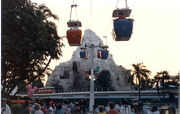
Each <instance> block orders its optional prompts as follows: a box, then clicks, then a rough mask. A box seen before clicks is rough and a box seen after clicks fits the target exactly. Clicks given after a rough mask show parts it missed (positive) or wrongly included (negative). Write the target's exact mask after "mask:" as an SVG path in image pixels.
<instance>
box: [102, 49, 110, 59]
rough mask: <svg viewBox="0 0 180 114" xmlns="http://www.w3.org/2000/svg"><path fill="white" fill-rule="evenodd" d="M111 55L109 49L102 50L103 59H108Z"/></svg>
mask: <svg viewBox="0 0 180 114" xmlns="http://www.w3.org/2000/svg"><path fill="white" fill-rule="evenodd" d="M108 55H109V51H108V50H107V49H102V50H101V59H107V58H108Z"/></svg>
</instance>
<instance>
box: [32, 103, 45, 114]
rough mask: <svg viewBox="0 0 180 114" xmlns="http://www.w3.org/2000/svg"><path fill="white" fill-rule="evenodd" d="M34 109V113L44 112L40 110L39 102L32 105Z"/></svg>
mask: <svg viewBox="0 0 180 114" xmlns="http://www.w3.org/2000/svg"><path fill="white" fill-rule="evenodd" d="M34 109H35V111H34V114H44V113H43V111H42V110H41V106H40V105H39V104H36V105H35V106H34Z"/></svg>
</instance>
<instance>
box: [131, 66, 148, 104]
mask: <svg viewBox="0 0 180 114" xmlns="http://www.w3.org/2000/svg"><path fill="white" fill-rule="evenodd" d="M132 67H133V69H132V70H130V72H131V76H132V77H131V78H132V79H135V78H136V80H137V79H138V91H139V100H140V99H141V87H142V83H141V80H147V79H148V77H149V76H150V74H151V71H150V70H148V69H146V66H145V65H143V63H137V64H132ZM136 84H137V82H136Z"/></svg>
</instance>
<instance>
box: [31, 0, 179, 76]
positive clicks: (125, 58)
mask: <svg viewBox="0 0 180 114" xmlns="http://www.w3.org/2000/svg"><path fill="white" fill-rule="evenodd" d="M32 1H33V2H36V3H38V4H42V3H43V4H46V6H48V7H49V9H50V10H51V11H52V12H53V13H54V14H56V15H58V17H59V21H55V22H56V24H57V27H58V34H59V35H60V36H65V35H66V31H67V30H68V27H67V21H69V18H70V5H71V4H72V3H73V0H32ZM117 1H118V0H74V2H75V3H77V5H78V7H77V8H76V12H77V16H76V15H75V12H73V16H72V19H78V20H80V21H81V22H82V31H84V30H86V29H91V30H93V31H94V32H95V33H96V34H97V35H98V36H99V37H100V38H101V39H102V40H103V41H104V43H105V44H106V43H107V45H109V51H110V53H111V54H112V55H113V58H114V61H115V62H116V64H117V65H122V66H123V67H125V68H126V69H132V64H136V63H140V62H143V63H144V65H145V66H146V67H147V69H149V70H151V71H152V76H154V75H155V74H156V73H157V72H160V71H163V70H167V71H168V72H169V73H170V75H177V74H178V72H179V71H180V29H179V27H180V13H179V11H180V7H179V5H180V1H179V0H127V3H128V7H129V8H131V9H132V13H131V18H133V19H134V27H133V34H132V36H131V39H130V40H129V41H127V42H125V41H123V42H117V41H114V40H113V37H112V34H111V33H112V28H113V23H112V22H113V18H112V12H113V10H114V9H115V8H116V3H117ZM117 7H118V8H124V7H125V2H124V0H119V2H118V4H117ZM103 36H107V40H106V39H104V38H103ZM63 43H64V44H65V47H63V48H62V51H63V57H61V58H60V60H55V61H53V62H52V63H51V68H52V69H54V67H55V66H56V65H59V64H60V62H65V61H68V60H70V59H71V56H72V53H73V51H74V50H75V49H76V48H77V47H70V46H69V45H68V43H67V39H66V38H64V39H63Z"/></svg>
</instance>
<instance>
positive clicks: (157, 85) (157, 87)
mask: <svg viewBox="0 0 180 114" xmlns="http://www.w3.org/2000/svg"><path fill="white" fill-rule="evenodd" d="M156 83H157V84H156V89H157V92H158V96H159V99H160V93H159V83H158V81H156Z"/></svg>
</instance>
